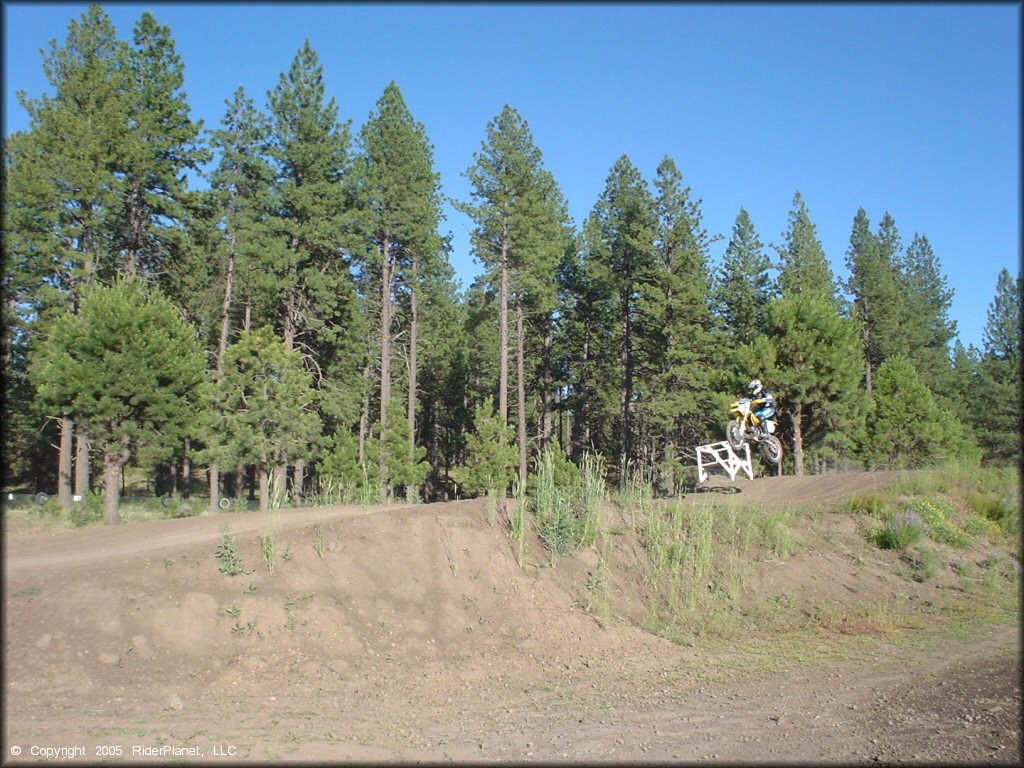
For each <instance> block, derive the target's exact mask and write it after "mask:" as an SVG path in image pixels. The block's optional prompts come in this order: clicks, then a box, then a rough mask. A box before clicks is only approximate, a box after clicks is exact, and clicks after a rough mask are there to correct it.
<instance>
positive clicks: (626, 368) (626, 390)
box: [619, 299, 633, 472]
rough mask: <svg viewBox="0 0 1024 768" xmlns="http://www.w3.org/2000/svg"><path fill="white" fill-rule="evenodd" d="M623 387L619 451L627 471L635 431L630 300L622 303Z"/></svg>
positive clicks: (620, 408)
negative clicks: (633, 422) (632, 405)
mask: <svg viewBox="0 0 1024 768" xmlns="http://www.w3.org/2000/svg"><path fill="white" fill-rule="evenodd" d="M622 306H623V309H622V353H621V359H620V364H621V366H622V387H621V389H620V391H619V421H620V423H619V451H620V454H621V455H622V471H623V472H625V471H626V462H628V461H629V460H630V459H631V458H632V451H633V446H632V439H633V431H632V424H631V423H630V415H631V414H630V408H631V400H632V399H633V337H632V317H631V316H630V306H629V300H628V299H626V300H625V301H623V303H622Z"/></svg>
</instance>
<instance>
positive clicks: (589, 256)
mask: <svg viewBox="0 0 1024 768" xmlns="http://www.w3.org/2000/svg"><path fill="white" fill-rule="evenodd" d="M598 227H599V223H598V218H597V214H596V212H592V213H591V214H590V215H589V216H588V217H587V220H586V221H585V222H584V224H583V229H582V231H581V232H580V235H579V237H578V245H577V246H576V247H575V248H574V250H573V253H572V254H571V257H570V258H569V259H567V260H566V262H565V263H564V264H563V267H562V269H561V270H560V271H559V283H560V285H561V289H562V293H563V299H562V302H561V310H560V313H561V322H560V323H559V336H558V348H559V349H561V350H562V354H563V355H564V356H565V360H566V362H565V364H564V365H565V369H566V370H565V374H564V377H565V380H566V388H567V402H566V404H565V405H566V408H567V410H568V411H569V413H570V418H571V422H572V423H571V428H570V432H571V437H570V440H571V444H572V448H571V451H570V454H571V456H572V458H573V460H575V461H580V460H581V459H582V457H583V454H584V452H585V451H588V450H589V451H591V452H595V453H598V454H600V455H603V456H616V455H618V454H619V451H618V445H617V442H616V441H617V433H616V432H615V430H614V425H615V422H616V410H617V407H618V397H617V394H618V393H617V389H616V387H615V386H614V384H615V381H616V380H617V379H618V375H617V370H616V369H617V363H616V360H615V357H614V355H613V354H609V352H611V351H612V350H614V349H615V348H616V346H617V344H618V342H617V341H616V339H617V333H618V328H619V325H618V323H617V321H616V316H615V315H616V313H615V307H614V297H613V296H612V293H611V281H610V279H609V278H608V275H607V269H606V266H605V264H604V262H603V261H602V260H601V259H600V258H599V253H600V250H601V238H600V234H599V231H598Z"/></svg>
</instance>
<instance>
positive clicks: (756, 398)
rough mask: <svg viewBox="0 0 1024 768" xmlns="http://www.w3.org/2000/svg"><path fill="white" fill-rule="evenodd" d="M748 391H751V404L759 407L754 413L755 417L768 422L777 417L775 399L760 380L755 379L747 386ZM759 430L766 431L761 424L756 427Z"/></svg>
mask: <svg viewBox="0 0 1024 768" xmlns="http://www.w3.org/2000/svg"><path fill="white" fill-rule="evenodd" d="M747 389H748V390H749V391H750V400H751V404H752V405H754V406H756V407H757V410H756V411H754V415H755V416H756V417H757V418H758V419H759V420H760V421H767V420H768V419H770V418H771V417H772V416H774V415H775V397H774V396H773V395H772V393H771V392H769V391H768V390H767V389H765V387H764V384H762V383H761V380H760V379H754V380H753V381H751V382H750V383H749V384H747ZM756 428H757V429H758V430H764V429H765V427H762V426H761V425H760V424H758V425H757V427H756Z"/></svg>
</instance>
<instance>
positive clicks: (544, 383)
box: [540, 314, 565, 450]
mask: <svg viewBox="0 0 1024 768" xmlns="http://www.w3.org/2000/svg"><path fill="white" fill-rule="evenodd" d="M551 325H552V323H551V315H550V314H549V315H548V316H547V317H545V318H544V361H543V362H544V371H543V374H542V375H541V388H542V389H541V409H542V415H541V422H540V447H541V450H543V449H545V448H547V447H548V443H550V442H551V431H552V429H553V423H552V422H553V419H552V413H551V411H552V408H551V399H552V392H551V390H552V387H551V346H552V338H551V337H552V331H551ZM559 442H561V439H559ZM562 447H563V448H564V447H565V444H564V443H562Z"/></svg>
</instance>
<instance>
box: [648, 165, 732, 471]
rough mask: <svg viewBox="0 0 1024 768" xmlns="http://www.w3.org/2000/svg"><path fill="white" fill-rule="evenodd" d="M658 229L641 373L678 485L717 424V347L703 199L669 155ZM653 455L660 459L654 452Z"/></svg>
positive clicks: (661, 168)
mask: <svg viewBox="0 0 1024 768" xmlns="http://www.w3.org/2000/svg"><path fill="white" fill-rule="evenodd" d="M654 186H655V188H656V190H657V197H656V198H655V205H656V207H657V213H658V234H657V242H656V244H655V254H654V264H653V272H652V282H651V285H650V286H647V287H646V288H645V290H643V291H642V293H641V299H640V307H641V320H640V324H639V327H638V330H640V331H641V334H640V339H639V341H638V346H640V345H642V346H643V347H645V348H646V349H645V352H644V355H643V358H644V359H645V361H646V368H645V370H644V371H643V375H642V376H641V379H642V382H643V387H644V399H645V400H646V402H645V403H644V406H643V409H644V411H645V412H646V416H647V419H648V420H649V421H650V429H651V431H652V434H651V438H652V440H653V441H654V443H655V444H656V445H657V446H658V448H657V453H659V454H661V455H662V457H663V460H664V465H665V466H666V467H672V468H673V469H670V470H669V475H668V476H667V482H666V486H667V487H668V488H673V487H674V484H675V483H674V480H673V476H674V468H675V467H677V466H678V463H679V462H678V453H679V451H680V450H681V449H682V448H684V447H690V446H693V445H699V444H701V443H704V442H707V440H706V438H707V437H708V435H709V429H710V427H711V425H712V424H713V423H714V422H713V420H712V418H711V414H712V413H714V405H713V404H712V400H713V397H712V392H711V379H712V371H713V369H714V367H715V363H716V360H715V354H716V350H715V345H714V339H713V337H712V334H711V327H712V317H711V310H710V304H711V297H710V293H711V285H710V283H711V279H710V273H709V269H708V247H709V246H710V244H711V242H712V238H711V237H710V236H709V235H708V233H707V230H706V229H704V226H703V215H702V213H701V208H700V206H701V201H699V200H694V199H693V198H692V197H691V195H690V189H689V188H683V187H682V174H681V173H680V172H679V170H678V168H677V167H676V165H675V162H674V161H673V160H672V159H671V158H668V157H666V158H665V159H664V160H662V162H661V163H660V164H659V165H658V169H657V173H656V176H655V180H654ZM652 458H653V457H652Z"/></svg>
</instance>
